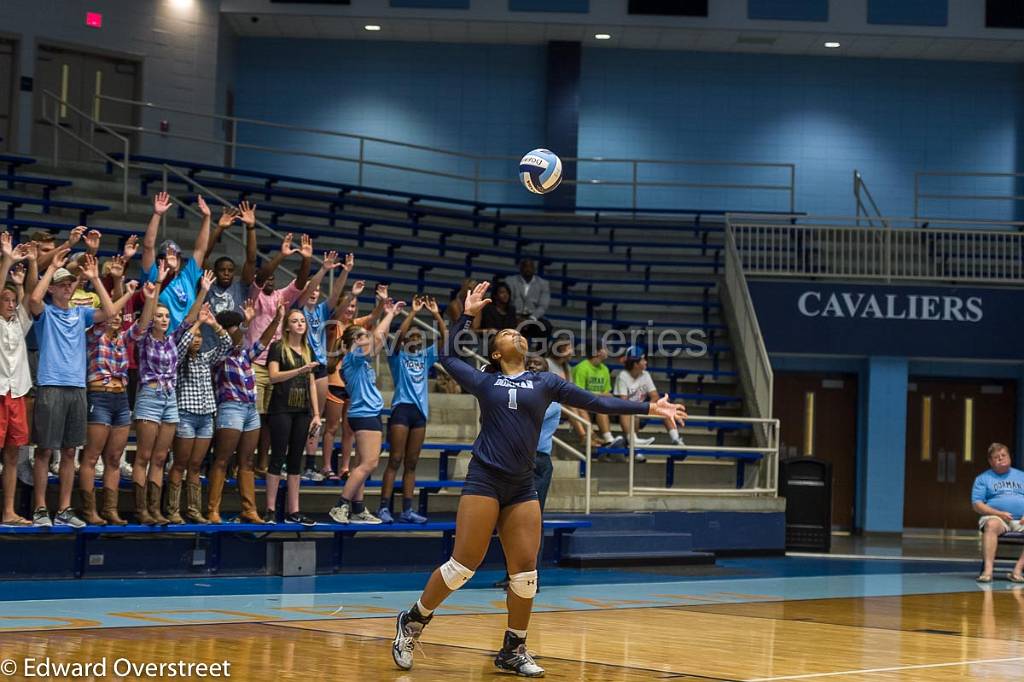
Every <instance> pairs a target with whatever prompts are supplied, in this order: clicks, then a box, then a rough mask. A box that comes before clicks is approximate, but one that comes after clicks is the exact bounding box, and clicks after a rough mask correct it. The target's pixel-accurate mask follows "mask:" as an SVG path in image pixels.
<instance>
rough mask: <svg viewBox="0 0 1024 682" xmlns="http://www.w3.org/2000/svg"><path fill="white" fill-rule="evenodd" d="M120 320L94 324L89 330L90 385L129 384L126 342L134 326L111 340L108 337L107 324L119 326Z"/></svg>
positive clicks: (87, 375)
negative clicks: (116, 380)
mask: <svg viewBox="0 0 1024 682" xmlns="http://www.w3.org/2000/svg"><path fill="white" fill-rule="evenodd" d="M119 321H120V318H118V319H115V320H112V321H111V322H110V323H105V324H94V325H93V326H92V327H90V328H89V331H88V333H87V336H86V342H87V344H88V349H89V369H88V371H87V373H86V381H87V382H89V383H90V384H104V385H106V384H109V383H110V382H111V381H113V380H114V379H120V380H121V383H122V384H126V383H127V382H128V347H127V345H126V341H127V339H128V332H129V331H131V329H132V327H134V326H136V325H134V324H133V325H132V327H129V328H128V329H126V330H124V331H120V332H118V333H117V335H116V336H115V337H114V338H113V339H111V338H110V337H109V336H107V324H111V323H112V324H117V323H118V322H119Z"/></svg>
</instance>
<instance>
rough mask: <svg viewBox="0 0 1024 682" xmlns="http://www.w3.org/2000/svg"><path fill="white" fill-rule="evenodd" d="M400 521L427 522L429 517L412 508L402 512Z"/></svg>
mask: <svg viewBox="0 0 1024 682" xmlns="http://www.w3.org/2000/svg"><path fill="white" fill-rule="evenodd" d="M398 522H399V523H426V522H427V517H426V516H423V515H422V514H418V513H416V512H414V511H413V510H412V509H410V510H409V511H404V512H402V513H401V514H400V515H399V517H398Z"/></svg>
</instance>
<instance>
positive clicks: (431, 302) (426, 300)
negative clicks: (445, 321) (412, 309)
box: [423, 296, 438, 315]
mask: <svg viewBox="0 0 1024 682" xmlns="http://www.w3.org/2000/svg"><path fill="white" fill-rule="evenodd" d="M423 306H424V307H425V308H426V309H427V310H428V311H430V313H431V314H433V315H437V314H438V308H437V299H436V298H434V297H433V296H424V297H423Z"/></svg>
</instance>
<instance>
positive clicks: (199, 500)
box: [185, 483, 209, 524]
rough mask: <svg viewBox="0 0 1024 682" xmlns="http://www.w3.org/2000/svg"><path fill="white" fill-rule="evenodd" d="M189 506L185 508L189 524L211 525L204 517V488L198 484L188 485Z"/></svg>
mask: <svg viewBox="0 0 1024 682" xmlns="http://www.w3.org/2000/svg"><path fill="white" fill-rule="evenodd" d="M187 486H188V506H187V507H186V508H185V518H186V519H187V520H188V522H189V523H202V524H206V523H209V520H208V519H207V518H206V517H205V516H203V511H202V510H203V486H201V485H199V484H198V483H187Z"/></svg>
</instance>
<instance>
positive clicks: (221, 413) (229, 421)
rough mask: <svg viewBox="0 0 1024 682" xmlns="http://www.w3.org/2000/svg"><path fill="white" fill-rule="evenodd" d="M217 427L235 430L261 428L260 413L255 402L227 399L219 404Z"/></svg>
mask: <svg viewBox="0 0 1024 682" xmlns="http://www.w3.org/2000/svg"><path fill="white" fill-rule="evenodd" d="M217 428H218V429H234V430H235V431H256V430H258V429H259V428H260V415H259V414H258V413H257V412H256V404H255V403H240V402H238V401H237V400H225V401H224V402H222V403H221V404H220V405H218V406H217Z"/></svg>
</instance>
